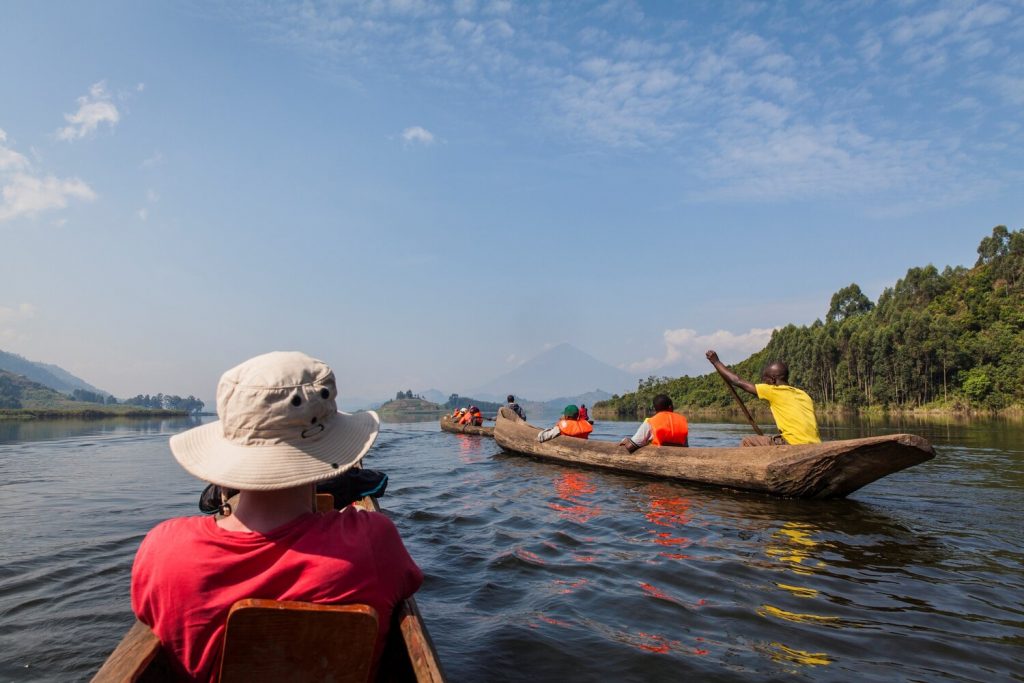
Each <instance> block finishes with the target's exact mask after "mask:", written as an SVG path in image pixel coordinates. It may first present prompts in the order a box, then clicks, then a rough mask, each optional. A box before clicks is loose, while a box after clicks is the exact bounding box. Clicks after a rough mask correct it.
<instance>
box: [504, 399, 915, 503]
mask: <svg viewBox="0 0 1024 683" xmlns="http://www.w3.org/2000/svg"><path fill="white" fill-rule="evenodd" d="M540 431H541V430H539V429H538V428H537V427H534V426H533V425H531V424H529V423H527V422H524V421H523V420H521V419H519V416H518V415H516V414H515V413H514V412H512V411H511V410H509V409H507V408H501V409H500V410H499V411H498V420H497V425H496V426H495V428H494V439H495V441H497V442H498V445H499V446H501V447H502V448H503V449H505V450H506V451H508V452H510V453H518V454H522V455H529V456H533V457H536V458H541V459H544V460H552V461H555V462H558V463H562V464H570V465H582V466H587V467H598V468H604V469H610V470H615V471H618V472H628V473H634V474H642V475H647V476H652V477H658V478H665V479H673V480H676V481H684V482H697V483H701V484H713V485H716V486H726V487H729V488H735V489H745V490H748V491H759V492H763V493H770V494H772V495H776V496H784V497H787V498H841V497H843V496H846V495H848V494H849V493H852V492H853V491H856V490H857V489H859V488H860V487H862V486H864V485H866V484H870V483H871V482H873V481H875V480H876V479H880V478H881V477H884V476H885V475H887V474H892V473H893V472H898V471H900V470H902V469H906V468H907V467H911V466H913V465H917V464H918V463H922V462H924V461H926V460H931V459H932V458H933V457H935V451H934V449H932V446H931V444H929V443H928V441H927V440H925V439H923V438H921V437H920V436H914V435H913V434H892V435H889V436H874V437H870V438H866V439H849V440H845V441H826V442H824V443H820V444H806V445H800V446H759V447H753V448H741V447H735V448H681V447H678V446H661V447H656V446H647V447H645V448H641V449H640V450H638V451H636V452H634V453H629V451H627V450H626V449H625V448H624V447H622V446H619V445H618V444H617V443H613V442H610V441H593V440H586V439H576V438H572V437H565V436H558V437H555V438H554V439H551V440H550V441H545V442H544V443H540V442H538V441H537V434H538V433H539V432H540Z"/></svg>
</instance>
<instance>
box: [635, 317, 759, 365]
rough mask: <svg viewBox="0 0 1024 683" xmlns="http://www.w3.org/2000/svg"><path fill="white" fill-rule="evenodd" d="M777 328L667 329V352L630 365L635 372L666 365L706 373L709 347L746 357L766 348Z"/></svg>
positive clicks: (726, 355)
mask: <svg viewBox="0 0 1024 683" xmlns="http://www.w3.org/2000/svg"><path fill="white" fill-rule="evenodd" d="M774 331H775V330H774V329H773V328H768V329H760V328H754V329H751V330H750V331H749V332H745V333H741V334H735V333H733V332H729V331H728V330H718V331H716V332H712V333H711V334H698V333H697V331H696V330H691V329H688V328H682V329H678V330H665V332H664V333H663V334H662V339H663V341H664V343H665V354H664V355H663V356H661V357H658V358H654V357H652V358H645V359H644V360H640V361H637V362H635V363H630V364H629V365H628V366H627V368H626V369H628V370H629V371H630V372H634V373H648V372H655V371H659V370H665V369H666V368H672V369H673V370H675V371H682V372H686V373H702V372H703V371H705V370H706V369H707V367H706V366H707V365H708V361H707V359H706V358H705V357H704V353H705V352H706V351H707V350H708V349H714V350H715V351H717V352H718V355H719V356H721V357H722V358H723V360H724V359H735V360H743V359H744V358H746V357H747V356H749V355H750V354H752V353H755V352H757V351H760V350H761V349H763V348H764V347H765V346H766V345H767V344H768V342H769V341H770V340H771V338H772V332H774ZM726 362H729V361H726Z"/></svg>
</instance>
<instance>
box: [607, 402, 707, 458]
mask: <svg viewBox="0 0 1024 683" xmlns="http://www.w3.org/2000/svg"><path fill="white" fill-rule="evenodd" d="M649 443H651V444H654V445H655V446H689V445H690V425H689V424H688V423H687V422H686V418H685V417H683V416H682V415H680V414H679V413H677V412H675V407H674V406H673V405H672V399H670V398H669V397H668V396H667V395H665V394H658V395H657V396H655V397H654V415H652V416H651V417H649V418H647V419H646V420H644V421H643V423H642V424H641V425H640V428H639V429H637V430H636V434H634V435H633V437H632V438H629V439H623V440H622V441H620V442H619V445H620V446H625V447H626V450H627V451H629V452H630V453H633V452H635V451H636V450H638V449H640V448H643V447H644V446H646V445H647V444H649Z"/></svg>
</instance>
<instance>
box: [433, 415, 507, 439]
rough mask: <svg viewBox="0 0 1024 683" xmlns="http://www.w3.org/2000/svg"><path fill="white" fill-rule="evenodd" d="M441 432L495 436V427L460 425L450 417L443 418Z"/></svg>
mask: <svg viewBox="0 0 1024 683" xmlns="http://www.w3.org/2000/svg"><path fill="white" fill-rule="evenodd" d="M441 431H443V432H451V433H453V434H477V435H479V436H494V427H477V426H476V425H460V424H459V423H458V422H456V421H455V420H453V419H451V417H449V416H448V415H444V416H443V417H441Z"/></svg>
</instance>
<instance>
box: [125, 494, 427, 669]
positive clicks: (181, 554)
mask: <svg viewBox="0 0 1024 683" xmlns="http://www.w3.org/2000/svg"><path fill="white" fill-rule="evenodd" d="M421 583H423V572H421V571H420V569H419V567H417V566H416V563H415V562H413V560H412V558H411V557H409V553H408V551H407V550H406V549H405V546H404V545H403V544H402V539H401V537H400V536H399V535H398V530H397V529H396V528H395V525H394V524H393V523H392V522H391V520H389V519H388V518H387V517H385V516H384V515H382V514H380V513H376V512H367V511H365V510H359V509H356V508H354V507H351V506H350V507H347V508H345V509H344V510H342V511H340V512H338V511H331V512H326V513H317V514H314V513H309V514H306V515H302V516H300V517H297V518H296V519H294V520H292V521H291V522H288V523H287V524H285V525H283V526H280V527H278V528H277V529H274V530H273V531H271V532H270V533H268V534H266V535H263V534H259V533H255V532H237V531H225V530H223V529H221V528H220V527H219V526H217V523H216V520H215V519H214V518H213V517H182V518H179V519H171V520H168V521H166V522H163V523H161V524H159V525H158V526H156V527H155V528H154V529H153V530H152V531H150V532H149V534H147V535H146V538H145V539H143V541H142V545H141V546H140V547H139V552H138V553H137V554H136V555H135V564H134V566H133V567H132V610H133V611H134V612H135V615H136V616H137V617H138V618H139V620H140V621H142V622H143V623H144V624H147V625H148V626H149V627H150V628H152V629H153V632H154V633H156V635H157V637H158V638H160V642H161V643H162V644H163V645H164V647H165V648H166V649H167V650H168V652H170V653H172V654H173V655H174V659H175V660H176V663H177V664H178V665H180V666H181V669H182V670H181V671H179V673H184V674H185V675H187V676H188V677H189V678H190V679H191V680H196V681H210V680H212V679H213V678H214V677H215V676H216V675H217V673H218V669H219V666H220V650H221V640H222V639H223V635H224V624H225V622H226V620H227V615H228V611H229V610H230V609H231V605H233V604H234V603H235V602H237V601H239V600H243V599H245V598H263V599H269V600H299V601H303V602H317V603H323V604H338V603H364V604H367V605H370V606H371V607H373V608H374V609H375V610H377V615H378V618H379V619H380V624H379V626H380V632H379V633H378V635H377V648H376V651H375V654H374V656H375V657H379V656H380V653H381V650H382V649H383V646H384V641H385V639H386V637H387V632H388V628H389V626H390V622H391V612H392V609H393V608H394V606H395V605H396V604H398V603H399V602H401V601H402V600H404V599H405V598H407V597H409V596H410V595H412V594H413V593H415V592H416V590H417V589H418V588H419V587H420V584H421Z"/></svg>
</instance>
